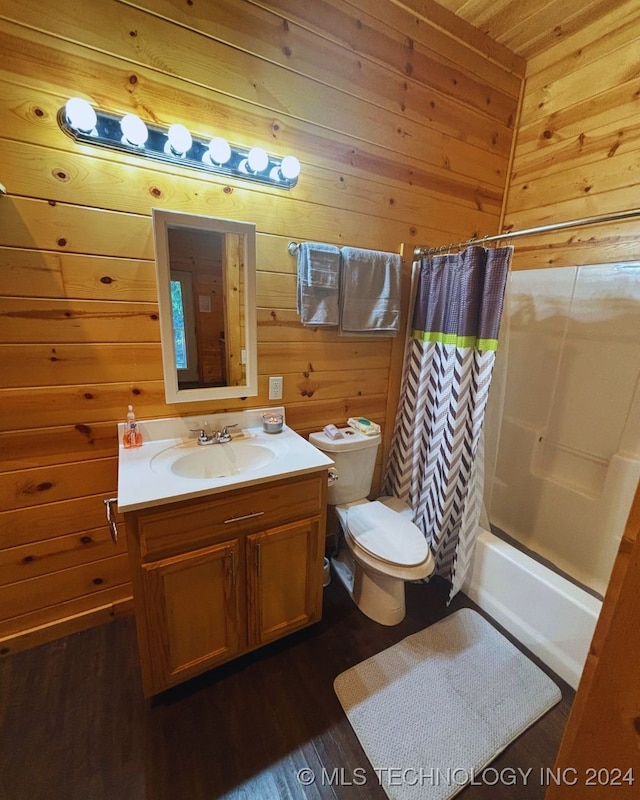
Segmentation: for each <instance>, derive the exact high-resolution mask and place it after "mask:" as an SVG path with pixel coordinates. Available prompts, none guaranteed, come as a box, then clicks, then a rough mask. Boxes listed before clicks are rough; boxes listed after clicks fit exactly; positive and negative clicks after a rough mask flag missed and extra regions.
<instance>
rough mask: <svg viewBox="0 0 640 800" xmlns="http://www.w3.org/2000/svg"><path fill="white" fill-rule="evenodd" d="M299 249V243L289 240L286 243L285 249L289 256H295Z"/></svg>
mask: <svg viewBox="0 0 640 800" xmlns="http://www.w3.org/2000/svg"><path fill="white" fill-rule="evenodd" d="M299 249H300V245H299V244H298V242H289V244H288V245H287V251H288V253H289V255H290V256H295V255H296V254H297V252H298V250H299Z"/></svg>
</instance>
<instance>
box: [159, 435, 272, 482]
mask: <svg viewBox="0 0 640 800" xmlns="http://www.w3.org/2000/svg"><path fill="white" fill-rule="evenodd" d="M275 457H276V454H275V453H274V451H273V450H271V449H270V448H268V447H265V446H264V445H261V444H254V443H253V442H244V441H239V442H234V441H231V442H226V443H225V444H209V445H197V444H194V443H193V442H189V443H186V444H179V445H175V446H174V447H169V448H167V449H166V450H163V451H162V452H160V453H158V454H157V455H156V456H154V457H153V458H152V459H151V469H152V470H153V471H154V472H157V473H159V474H166V472H167V471H170V472H172V473H173V474H174V475H177V476H178V477H180V478H193V479H196V480H209V479H211V478H228V477H230V476H232V475H239V474H241V473H243V472H251V470H256V469H260V468H261V467H265V466H266V465H267V464H269V463H270V462H271V461H273V459H274V458H275Z"/></svg>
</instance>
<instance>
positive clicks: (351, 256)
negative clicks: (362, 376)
mask: <svg viewBox="0 0 640 800" xmlns="http://www.w3.org/2000/svg"><path fill="white" fill-rule="evenodd" d="M401 268H402V259H401V258H400V256H399V255H398V254H397V253H384V252H382V251H379V250H359V249H357V248H355V247H343V248H342V268H341V271H340V334H341V335H347V336H349V335H350V336H363V335H364V336H375V335H378V336H395V335H396V334H397V333H398V329H399V327H400V291H401V289H400V286H401V284H400V278H401Z"/></svg>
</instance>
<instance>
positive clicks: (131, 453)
mask: <svg viewBox="0 0 640 800" xmlns="http://www.w3.org/2000/svg"><path fill="white" fill-rule="evenodd" d="M267 412H268V413H274V412H277V413H282V414H284V409H283V408H281V407H279V408H276V409H274V408H269V409H253V410H251V411H249V412H246V411H243V412H235V413H230V414H214V415H202V416H200V417H189V418H184V417H177V418H175V419H165V420H150V421H146V422H139V430H140V431H141V433H142V436H143V444H142V446H141V447H135V448H130V449H126V448H124V447H123V446H122V444H120V447H119V457H118V510H119V511H134V510H136V509H141V508H149V507H151V506H157V505H165V504H167V503H174V502H176V501H179V500H189V499H192V498H195V497H206V496H207V495H213V494H219V493H221V492H225V491H229V490H231V489H239V488H242V487H247V486H255V485H258V484H261V483H265V482H267V481H271V480H276V479H278V478H284V477H287V476H289V475H291V476H293V475H301V474H304V473H308V472H316V471H318V470H322V469H328V468H329V467H330V466H331V465H332V464H333V461H332V460H331V459H330V458H328V457H327V456H326V455H325V454H324V453H322V452H321V451H320V450H318V449H317V448H315V447H314V446H313V445H311V444H309V442H307V441H306V439H304V438H303V437H302V436H300V435H298V434H297V433H296V432H295V431H293V430H291V428H289V427H287V426H286V425H284V427H283V430H282V432H281V433H273V434H269V433H264V432H263V430H262V414H263V413H267ZM205 423H208V424H209V425H210V427H211V428H212V429H213V430H220V429H221V428H222V426H223V425H234V424H235V425H237V426H238V427H237V428H236V429H234V431H233V433H234V434H235V433H236V432H240V431H244V432H245V435H246V436H247V437H248V438H247V439H246V441H251V442H253V443H255V444H259V445H261V446H264V447H267V448H269V449H270V450H272V451H273V452H274V454H275V457H274V459H273V460H272V461H270V462H269V463H268V464H266V465H265V466H262V467H259V468H257V469H251V470H247V471H245V472H241V473H239V474H236V475H230V476H228V477H226V476H225V477H216V478H182V477H179V476H178V475H175V474H173V473H172V472H171V471H170V470H169V469H164V468H162V469H159V468H155V469H154V467H152V460H153V458H154V457H155V456H157V455H159V454H160V453H162V452H164V451H165V450H168V449H169V448H171V447H175V446H176V445H183V446H184V445H185V444H188V446H191V445H193V447H194V448H195V447H199V446H200V445H197V444H196V443H195V439H196V438H197V434H194V433H193V432H192V431H193V429H194V428H196V429H197V428H201V427H204V426H205ZM118 428H119V440H120V442H122V433H123V431H124V428H125V425H124V424H123V423H120V425H119V426H118ZM206 447H225V445H224V444H222V445H220V444H210V445H206ZM159 461H161V459H158V460H156V463H158V462H159Z"/></svg>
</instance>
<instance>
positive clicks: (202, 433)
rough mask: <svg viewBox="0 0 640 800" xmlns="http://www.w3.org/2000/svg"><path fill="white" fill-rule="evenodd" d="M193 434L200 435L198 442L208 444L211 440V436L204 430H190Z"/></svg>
mask: <svg viewBox="0 0 640 800" xmlns="http://www.w3.org/2000/svg"><path fill="white" fill-rule="evenodd" d="M189 430H190V431H191V433H197V434H198V441H199V442H206V441H207V440H208V439H209V436H208V434H207V432H206V431H205V429H204V428H189Z"/></svg>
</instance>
